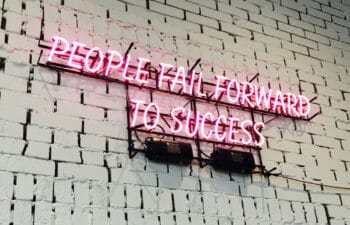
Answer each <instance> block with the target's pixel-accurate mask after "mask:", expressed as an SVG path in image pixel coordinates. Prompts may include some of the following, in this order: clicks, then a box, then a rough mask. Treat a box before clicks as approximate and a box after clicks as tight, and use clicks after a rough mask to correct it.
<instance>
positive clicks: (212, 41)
mask: <svg viewBox="0 0 350 225" xmlns="http://www.w3.org/2000/svg"><path fill="white" fill-rule="evenodd" d="M190 39H191V40H193V41H196V42H200V43H203V44H206V45H209V46H213V47H216V48H222V43H221V41H220V40H218V39H216V38H212V37H208V36H206V35H204V34H198V33H190Z"/></svg>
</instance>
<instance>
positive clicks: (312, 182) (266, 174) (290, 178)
mask: <svg viewBox="0 0 350 225" xmlns="http://www.w3.org/2000/svg"><path fill="white" fill-rule="evenodd" d="M253 173H254V174H262V175H264V176H267V177H270V176H275V177H282V178H285V179H289V180H294V181H297V182H302V183H307V184H314V185H321V186H323V187H329V188H339V189H346V190H350V187H345V186H334V185H328V184H322V183H321V182H316V181H308V180H303V179H298V178H295V177H290V176H286V175H283V174H279V173H278V174H273V173H266V172H265V171H256V172H253Z"/></svg>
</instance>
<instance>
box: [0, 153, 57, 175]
mask: <svg viewBox="0 0 350 225" xmlns="http://www.w3.org/2000/svg"><path fill="white" fill-rule="evenodd" d="M0 169H1V170H5V171H13V172H24V173H33V174H42V175H51V176H52V175H53V174H54V169H55V165H54V163H53V162H51V161H46V160H40V159H34V158H28V157H25V156H14V155H7V154H0Z"/></svg>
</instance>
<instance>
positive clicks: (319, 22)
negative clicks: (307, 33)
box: [300, 13, 326, 27]
mask: <svg viewBox="0 0 350 225" xmlns="http://www.w3.org/2000/svg"><path fill="white" fill-rule="evenodd" d="M300 16H301V20H303V21H305V22H308V23H311V24H314V25H317V26H320V27H326V25H325V22H324V21H323V20H322V19H318V18H316V17H313V16H310V15H306V14H304V13H300Z"/></svg>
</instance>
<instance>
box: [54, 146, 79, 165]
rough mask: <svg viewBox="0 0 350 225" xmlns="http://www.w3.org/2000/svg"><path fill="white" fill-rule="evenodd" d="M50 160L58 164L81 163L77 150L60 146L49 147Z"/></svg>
mask: <svg viewBox="0 0 350 225" xmlns="http://www.w3.org/2000/svg"><path fill="white" fill-rule="evenodd" d="M51 159H52V160H55V161H60V162H76V163H81V162H82V158H81V156H80V150H79V149H78V148H74V147H73V148H72V147H67V146H60V145H52V146H51Z"/></svg>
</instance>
